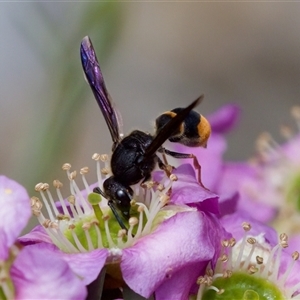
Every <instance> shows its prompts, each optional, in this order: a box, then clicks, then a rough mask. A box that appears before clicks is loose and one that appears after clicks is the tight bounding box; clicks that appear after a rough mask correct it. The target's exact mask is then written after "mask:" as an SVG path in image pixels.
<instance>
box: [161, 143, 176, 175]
mask: <svg viewBox="0 0 300 300" xmlns="http://www.w3.org/2000/svg"><path fill="white" fill-rule="evenodd" d="M162 153H163V159H164V162H163V161H162V160H161V159H160V158H159V157H158V156H157V162H158V167H159V168H160V169H161V170H163V171H165V173H166V174H167V176H168V177H170V175H171V174H172V171H173V169H174V168H173V167H172V166H171V165H169V164H168V162H167V158H166V155H165V149H164V148H162Z"/></svg>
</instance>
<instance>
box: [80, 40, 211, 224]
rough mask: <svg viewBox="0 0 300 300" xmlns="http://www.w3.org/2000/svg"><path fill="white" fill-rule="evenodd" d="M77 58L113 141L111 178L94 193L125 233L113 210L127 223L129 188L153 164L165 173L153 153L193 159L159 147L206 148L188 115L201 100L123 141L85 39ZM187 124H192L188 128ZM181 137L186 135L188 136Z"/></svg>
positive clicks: (195, 122) (148, 175)
mask: <svg viewBox="0 0 300 300" xmlns="http://www.w3.org/2000/svg"><path fill="white" fill-rule="evenodd" d="M80 55H81V62H82V66H83V70H84V73H85V76H86V79H87V81H88V83H89V85H90V87H91V89H92V91H93V93H94V96H95V98H96V100H97V103H98V105H99V107H100V109H101V111H102V114H103V116H104V118H105V121H106V123H107V126H108V128H109V131H110V134H111V137H112V140H113V145H112V151H113V153H112V157H111V162H110V164H111V171H112V176H110V177H109V178H107V179H106V180H105V181H104V183H103V191H102V190H101V189H100V188H95V189H94V192H96V193H99V194H101V195H102V196H104V197H105V198H107V199H108V205H109V207H110V208H111V210H112V212H113V214H114V216H115V217H116V219H117V221H118V222H119V224H120V226H121V227H122V228H123V229H126V226H125V225H124V223H123V221H122V219H121V217H120V216H119V213H118V211H117V208H118V209H119V210H120V211H121V213H122V215H123V217H124V218H125V219H129V217H130V202H131V200H132V196H133V190H132V189H131V187H130V186H131V185H134V184H136V183H138V182H140V181H142V182H145V181H147V180H149V179H150V178H151V173H152V171H153V169H154V168H155V166H156V164H158V166H159V167H160V168H161V169H163V170H167V166H166V164H165V163H163V162H162V160H161V159H160V158H159V157H158V156H157V152H161V153H163V154H164V153H165V154H168V155H172V156H174V157H177V158H190V157H192V158H194V156H193V155H190V154H183V153H177V152H173V151H169V150H167V149H164V148H163V147H162V144H163V143H164V142H165V141H166V140H167V139H170V140H171V141H174V142H180V143H183V144H186V145H189V144H188V140H189V141H190V143H191V144H190V146H196V143H197V145H198V146H199V145H202V146H205V145H206V141H207V138H208V136H209V134H206V133H205V135H203V138H201V136H202V135H199V130H200V129H203V128H204V127H206V126H202V125H203V123H202V121H201V117H202V116H200V115H199V114H198V113H196V112H194V111H192V109H193V108H194V107H195V106H197V105H198V104H199V103H200V102H201V100H202V99H203V96H200V97H199V98H198V99H196V100H195V101H194V102H192V103H191V104H190V105H189V106H187V107H186V108H180V109H176V110H173V111H171V112H167V113H164V114H162V115H161V116H160V117H158V118H157V120H156V125H157V130H156V134H155V135H154V136H153V135H151V134H149V133H146V132H143V131H140V130H134V131H132V132H131V133H130V134H129V135H127V136H126V137H124V138H123V137H122V135H121V134H120V126H119V119H120V118H119V117H118V114H117V112H116V110H115V109H114V108H113V105H112V101H111V100H110V96H109V94H108V92H107V89H106V86H105V83H104V79H103V75H102V72H101V70H100V66H99V63H98V60H97V57H96V53H95V50H94V48H93V45H92V42H91V40H90V39H89V37H85V38H84V39H83V40H82V42H81V47H80ZM195 118H196V119H195ZM185 119H186V120H187V121H185ZM200 121H201V122H200ZM191 122H192V123H193V124H190V123H191ZM206 122H207V121H206V120H205V121H204V123H205V124H206ZM201 123H202V125H201ZM199 124H200V125H199ZM186 125H187V126H186ZM191 125H192V126H191ZM201 126H202V127H203V128H202V127H201ZM185 127H187V128H185ZM190 129H191V130H190ZM202 131H203V130H202ZM185 133H188V135H186V134H185ZM200 134H201V132H200ZM191 141H193V142H191Z"/></svg>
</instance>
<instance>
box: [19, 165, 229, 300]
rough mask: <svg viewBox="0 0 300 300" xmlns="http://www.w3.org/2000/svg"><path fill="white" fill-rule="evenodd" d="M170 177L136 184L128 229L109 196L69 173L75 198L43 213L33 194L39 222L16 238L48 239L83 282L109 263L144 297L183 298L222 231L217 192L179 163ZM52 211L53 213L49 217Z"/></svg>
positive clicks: (210, 259) (211, 257)
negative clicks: (80, 186) (110, 204)
mask: <svg viewBox="0 0 300 300" xmlns="http://www.w3.org/2000/svg"><path fill="white" fill-rule="evenodd" d="M97 164H99V161H97ZM68 172H70V171H69V170H68V171H67V173H68ZM174 175H175V178H173V180H175V181H172V180H170V179H168V178H166V176H165V175H163V173H162V172H161V173H160V174H156V175H155V176H154V177H155V178H156V181H159V183H160V184H158V185H157V183H155V182H153V183H150V184H149V185H148V186H147V188H146V189H145V190H143V189H141V188H140V187H139V185H137V186H136V187H134V192H135V195H134V199H135V203H134V206H133V211H136V213H134V212H132V214H133V215H134V217H132V218H131V219H130V220H129V223H128V226H129V230H128V233H127V234H126V232H124V230H121V229H120V227H119V224H118V223H117V222H116V220H115V218H114V217H113V216H112V215H111V211H110V209H109V208H108V207H107V204H106V199H101V198H100V196H99V195H95V194H93V193H91V191H92V188H91V187H89V186H86V189H85V190H83V191H79V189H78V188H77V183H76V182H75V180H74V179H71V180H70V185H71V193H72V195H73V197H72V201H70V203H69V204H68V205H69V209H66V207H65V208H63V212H64V215H61V214H60V216H59V218H55V216H54V213H55V209H53V208H54V206H52V209H51V212H50V211H48V217H45V216H44V215H43V213H42V212H41V209H40V208H41V203H40V200H38V199H37V198H36V197H33V198H32V201H33V202H34V203H35V204H34V205H33V206H32V208H33V212H34V214H35V215H36V216H37V217H38V218H39V220H40V221H41V223H42V224H43V227H42V226H39V227H38V228H36V229H34V230H33V231H32V232H30V233H29V234H27V235H25V236H23V237H22V238H20V241H21V242H22V243H25V244H30V243H48V249H49V250H50V251H52V255H53V256H55V257H56V256H58V257H60V258H63V259H64V260H65V261H66V262H67V263H68V264H69V266H70V268H71V269H72V270H73V271H74V272H75V273H76V274H78V275H79V276H80V277H81V278H83V281H84V282H85V284H89V283H91V282H92V281H93V280H95V278H96V277H97V276H98V274H99V272H100V271H101V269H102V268H103V267H104V265H106V272H107V274H109V275H110V276H112V277H114V278H115V279H118V280H121V281H124V283H126V285H127V286H128V287H129V288H130V289H132V290H133V291H134V292H136V293H138V294H140V295H141V296H143V297H146V298H148V297H150V296H151V295H152V294H153V293H155V297H156V299H158V300H159V299H166V297H169V298H168V299H186V298H187V296H188V293H189V290H190V288H191V286H192V285H193V284H194V282H195V280H196V278H197V277H198V276H199V275H200V274H201V273H203V272H204V270H205V268H206V266H207V264H208V263H210V264H211V265H215V263H216V260H217V257H218V256H219V252H220V249H221V246H220V240H221V239H222V238H223V237H224V230H223V228H222V226H221V225H220V222H219V220H218V218H217V217H216V214H217V213H218V206H217V199H218V197H217V195H215V194H213V193H212V192H209V191H207V190H205V189H203V188H202V187H201V186H199V184H198V183H197V181H196V178H195V175H194V172H193V170H192V169H191V167H190V166H185V165H184V166H181V167H179V168H178V169H177V170H176V171H175V172H174ZM174 175H173V177H174ZM68 177H69V178H70V176H68ZM83 181H85V179H83ZM102 181H103V179H102V178H98V182H102ZM38 186H39V188H37V190H39V191H40V193H41V197H42V198H43V199H44V198H45V197H46V195H48V196H49V194H48V192H49V190H48V185H46V184H39V185H38ZM56 187H58V185H56ZM59 194H60V191H58V195H59ZM91 197H99V201H98V202H97V203H99V204H96V206H97V208H95V206H94V205H95V203H94V204H93V205H91V203H90V202H89V201H88V200H89V199H91ZM149 197H150V198H149ZM51 198H52V196H51V197H50V196H49V199H48V200H49V201H50V202H51V201H52V200H51ZM58 198H60V206H62V207H63V206H65V202H64V201H63V200H62V198H61V196H58ZM93 199H94V198H93ZM79 201H80V202H79ZM76 202H79V203H80V208H79V209H80V210H81V212H80V215H77V212H76V210H74V207H77V208H78V206H76V205H77V204H76ZM45 203H46V202H45ZM50 205H51V204H50ZM49 207H50V206H49ZM69 211H72V212H73V214H70V213H69ZM56 212H58V211H56ZM74 213H75V215H74ZM51 214H52V216H53V217H54V218H53V219H49V220H48V218H49V216H50V215H51ZM99 214H100V215H99ZM109 216H111V217H109ZM101 222H102V223H101ZM49 236H50V238H51V240H50V239H49ZM70 237H71V238H70ZM60 249H61V250H60ZM195 265H196V266H197V268H196V269H195ZM116 269H118V270H119V273H118V272H116Z"/></svg>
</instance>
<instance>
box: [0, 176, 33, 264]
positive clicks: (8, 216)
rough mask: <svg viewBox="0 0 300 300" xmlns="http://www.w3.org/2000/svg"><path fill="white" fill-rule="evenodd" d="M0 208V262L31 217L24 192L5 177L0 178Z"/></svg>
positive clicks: (18, 185) (28, 202)
mask: <svg viewBox="0 0 300 300" xmlns="http://www.w3.org/2000/svg"><path fill="white" fill-rule="evenodd" d="M0 207H1V209H0V260H5V259H7V257H8V250H9V248H10V247H11V246H12V244H13V243H14V242H15V240H16V238H17V237H18V235H19V234H20V233H21V231H22V230H23V228H24V227H25V226H26V224H27V222H28V220H29V218H30V215H31V209H30V198H29V196H28V194H27V192H26V190H25V189H24V188H23V187H22V186H21V185H20V184H18V183H17V182H15V181H13V180H11V179H8V178H7V177H5V176H0Z"/></svg>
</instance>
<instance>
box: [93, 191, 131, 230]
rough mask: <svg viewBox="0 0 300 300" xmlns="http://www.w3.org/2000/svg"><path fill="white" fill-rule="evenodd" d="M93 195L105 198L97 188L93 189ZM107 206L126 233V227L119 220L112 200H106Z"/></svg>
mask: <svg viewBox="0 0 300 300" xmlns="http://www.w3.org/2000/svg"><path fill="white" fill-rule="evenodd" d="M93 192H94V193H97V194H100V195H101V196H103V197H105V194H104V192H103V191H102V190H101V189H100V188H99V187H95V188H94V189H93ZM107 205H108V206H109V207H110V209H111V211H112V213H113V214H114V216H115V218H116V220H117V222H118V223H119V225H120V227H121V228H122V229H124V230H126V233H127V232H128V229H127V227H126V226H125V225H124V222H123V220H122V219H121V217H120V215H119V213H118V211H117V209H116V208H115V205H114V202H113V201H112V200H108V202H107Z"/></svg>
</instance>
